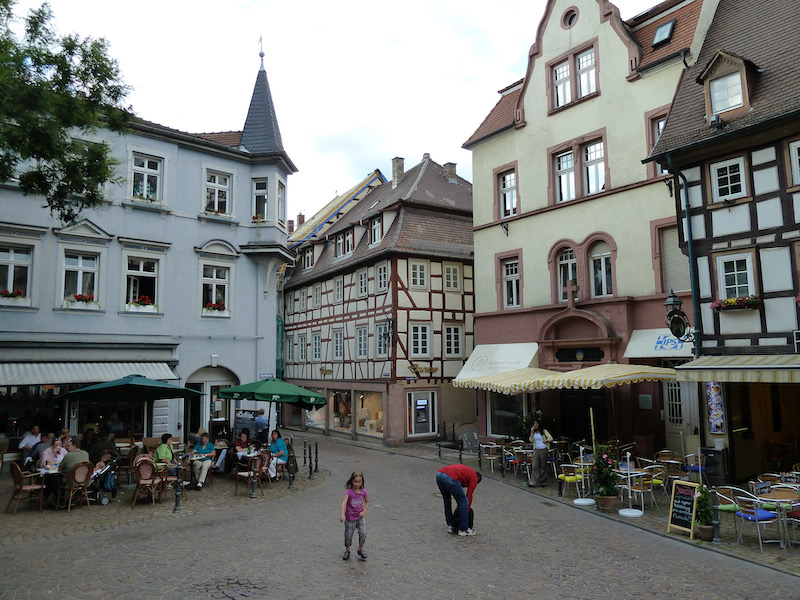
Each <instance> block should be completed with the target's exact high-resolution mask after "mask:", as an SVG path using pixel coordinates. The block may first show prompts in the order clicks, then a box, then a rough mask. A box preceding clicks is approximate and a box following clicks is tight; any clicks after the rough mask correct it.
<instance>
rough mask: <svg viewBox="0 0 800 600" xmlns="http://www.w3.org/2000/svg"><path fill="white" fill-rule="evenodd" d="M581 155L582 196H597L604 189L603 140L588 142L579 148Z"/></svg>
mask: <svg viewBox="0 0 800 600" xmlns="http://www.w3.org/2000/svg"><path fill="white" fill-rule="evenodd" d="M581 153H582V154H583V192H584V194H583V195H584V196H591V195H593V194H599V193H600V192H602V191H604V190H605V187H606V158H605V147H604V144H603V140H596V141H594V142H590V143H588V144H586V145H585V146H583V147H582V148H581Z"/></svg>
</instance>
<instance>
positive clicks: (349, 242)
mask: <svg viewBox="0 0 800 600" xmlns="http://www.w3.org/2000/svg"><path fill="white" fill-rule="evenodd" d="M352 251H353V232H352V231H348V232H347V233H345V234H344V253H345V254H350V253H351V252H352Z"/></svg>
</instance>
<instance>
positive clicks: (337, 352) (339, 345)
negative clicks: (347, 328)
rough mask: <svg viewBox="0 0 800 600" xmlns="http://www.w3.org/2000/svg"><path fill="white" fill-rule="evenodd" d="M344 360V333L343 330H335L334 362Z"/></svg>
mask: <svg viewBox="0 0 800 600" xmlns="http://www.w3.org/2000/svg"><path fill="white" fill-rule="evenodd" d="M343 358H344V331H343V330H341V329H334V330H333V360H342V359H343Z"/></svg>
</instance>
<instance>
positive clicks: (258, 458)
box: [233, 454, 269, 496]
mask: <svg viewBox="0 0 800 600" xmlns="http://www.w3.org/2000/svg"><path fill="white" fill-rule="evenodd" d="M267 464H269V463H267ZM263 470H264V455H263V454H257V455H255V456H252V457H250V458H249V459H247V467H246V468H245V469H244V470H242V469H241V468H238V469H237V470H236V487H235V488H234V489H233V495H234V496H235V495H236V494H237V492H238V491H239V480H244V481H245V482H246V483H247V485H253V482H254V481H255V482H256V484H257V485H258V488H259V489H260V490H261V495H262V496H263V495H264V486H262V485H261V471H263Z"/></svg>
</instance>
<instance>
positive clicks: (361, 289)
mask: <svg viewBox="0 0 800 600" xmlns="http://www.w3.org/2000/svg"><path fill="white" fill-rule="evenodd" d="M356 281H357V286H358V287H357V288H356V289H357V291H358V297H359V298H364V297H366V296H367V294H369V277H368V274H367V270H366V269H360V270H358V271H356Z"/></svg>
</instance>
